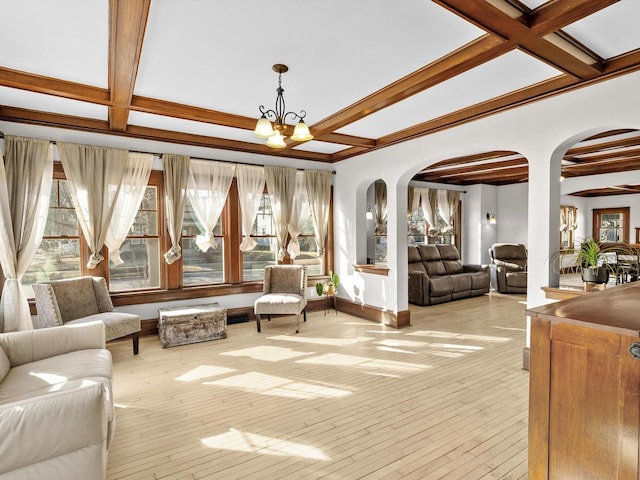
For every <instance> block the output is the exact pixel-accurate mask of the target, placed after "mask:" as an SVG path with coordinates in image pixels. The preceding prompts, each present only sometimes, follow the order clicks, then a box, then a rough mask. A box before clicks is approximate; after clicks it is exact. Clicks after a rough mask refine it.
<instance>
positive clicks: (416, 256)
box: [407, 245, 422, 263]
mask: <svg viewBox="0 0 640 480" xmlns="http://www.w3.org/2000/svg"><path fill="white" fill-rule="evenodd" d="M407 257H408V259H409V263H415V262H419V261H420V260H422V257H421V256H420V252H419V251H418V247H416V246H415V245H409V250H408V253H407Z"/></svg>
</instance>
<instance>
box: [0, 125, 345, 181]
mask: <svg viewBox="0 0 640 480" xmlns="http://www.w3.org/2000/svg"><path fill="white" fill-rule="evenodd" d="M3 138H4V132H3V131H2V130H0V139H3ZM49 142H51V143H52V144H54V145H57V143H56V141H55V140H49ZM127 150H128V151H129V152H131V153H148V154H151V155H153V156H155V157H160V158H162V155H163V154H162V153H153V152H141V151H139V150H129V149H127ZM189 158H193V159H194V160H210V161H215V162H226V160H215V159H212V158H199V157H189ZM229 163H239V164H241V165H254V166H255V165H257V164H255V163H247V162H229ZM257 166H260V165H257ZM298 170H304V169H303V168H299V169H298ZM335 174H336V171H335V170H331V175H335Z"/></svg>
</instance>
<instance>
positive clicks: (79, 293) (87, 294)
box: [51, 277, 100, 322]
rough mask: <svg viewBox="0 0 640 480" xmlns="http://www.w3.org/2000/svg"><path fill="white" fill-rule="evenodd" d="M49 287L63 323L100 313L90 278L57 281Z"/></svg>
mask: <svg viewBox="0 0 640 480" xmlns="http://www.w3.org/2000/svg"><path fill="white" fill-rule="evenodd" d="M51 285H52V286H53V289H54V291H55V294H56V299H57V301H58V308H60V314H61V315H62V318H63V319H64V321H65V322H68V321H69V320H73V319H76V318H80V317H86V316H88V315H95V314H96V313H99V312H100V310H99V308H98V302H97V301H96V294H95V290H94V288H93V279H92V278H91V277H82V278H74V279H73V280H67V281H58V282H55V283H52V284H51Z"/></svg>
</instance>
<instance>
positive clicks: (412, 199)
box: [407, 187, 420, 220]
mask: <svg viewBox="0 0 640 480" xmlns="http://www.w3.org/2000/svg"><path fill="white" fill-rule="evenodd" d="M419 206H420V192H419V191H418V190H417V189H416V188H415V187H407V219H409V220H411V216H412V215H413V212H415V211H416V210H417V209H418V207H419Z"/></svg>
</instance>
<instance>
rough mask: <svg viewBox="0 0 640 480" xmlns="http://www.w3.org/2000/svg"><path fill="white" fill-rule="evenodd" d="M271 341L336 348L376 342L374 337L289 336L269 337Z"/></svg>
mask: <svg viewBox="0 0 640 480" xmlns="http://www.w3.org/2000/svg"><path fill="white" fill-rule="evenodd" d="M269 339H270V340H284V341H287V342H297V343H312V344H315V345H330V346H334V347H347V346H349V345H355V344H356V343H361V342H368V341H371V340H374V338H373V337H356V338H317V337H291V336H288V335H277V336H275V337H269Z"/></svg>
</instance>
